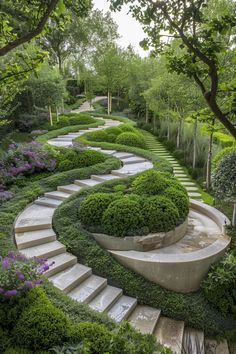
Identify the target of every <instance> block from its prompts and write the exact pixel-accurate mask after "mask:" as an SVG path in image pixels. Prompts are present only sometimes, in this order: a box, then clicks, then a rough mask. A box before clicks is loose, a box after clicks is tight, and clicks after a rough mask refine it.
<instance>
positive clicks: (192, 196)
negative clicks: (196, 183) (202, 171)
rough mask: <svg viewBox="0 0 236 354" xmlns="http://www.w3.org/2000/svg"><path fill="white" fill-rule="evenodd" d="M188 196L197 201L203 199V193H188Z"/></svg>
mask: <svg viewBox="0 0 236 354" xmlns="http://www.w3.org/2000/svg"><path fill="white" fill-rule="evenodd" d="M188 196H189V197H190V198H195V199H196V198H197V199H200V198H201V197H202V195H201V193H199V192H188Z"/></svg>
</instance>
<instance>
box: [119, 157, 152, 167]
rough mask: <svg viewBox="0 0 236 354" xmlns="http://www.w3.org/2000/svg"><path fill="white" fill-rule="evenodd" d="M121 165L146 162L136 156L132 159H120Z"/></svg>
mask: <svg viewBox="0 0 236 354" xmlns="http://www.w3.org/2000/svg"><path fill="white" fill-rule="evenodd" d="M121 161H122V163H123V165H130V164H137V163H140V162H146V161H147V160H146V159H144V158H142V157H138V156H134V157H129V158H126V159H121Z"/></svg>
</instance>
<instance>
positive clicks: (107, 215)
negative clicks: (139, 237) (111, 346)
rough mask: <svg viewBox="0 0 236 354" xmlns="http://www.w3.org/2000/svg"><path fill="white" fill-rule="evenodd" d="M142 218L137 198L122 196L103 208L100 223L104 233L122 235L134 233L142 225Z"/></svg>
mask: <svg viewBox="0 0 236 354" xmlns="http://www.w3.org/2000/svg"><path fill="white" fill-rule="evenodd" d="M143 222H144V218H143V214H142V208H141V203H140V200H139V198H130V196H125V197H122V198H120V199H118V200H115V201H114V202H112V203H111V204H110V205H109V206H108V208H107V209H106V210H105V212H104V214H103V218H102V225H103V227H104V230H105V232H106V233H108V234H109V235H112V236H117V237H123V236H128V235H135V234H136V232H137V231H138V230H139V229H140V228H141V227H142V226H143Z"/></svg>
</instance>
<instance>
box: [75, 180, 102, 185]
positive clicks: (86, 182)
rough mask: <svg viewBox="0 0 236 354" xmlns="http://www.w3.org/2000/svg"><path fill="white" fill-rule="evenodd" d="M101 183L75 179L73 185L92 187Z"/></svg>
mask: <svg viewBox="0 0 236 354" xmlns="http://www.w3.org/2000/svg"><path fill="white" fill-rule="evenodd" d="M99 183H101V182H99V181H95V180H94V179H90V178H89V179H81V180H80V179H77V180H75V184H77V185H78V186H80V187H94V186H96V185H97V184H99Z"/></svg>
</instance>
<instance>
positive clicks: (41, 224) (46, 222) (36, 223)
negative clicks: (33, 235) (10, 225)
mask: <svg viewBox="0 0 236 354" xmlns="http://www.w3.org/2000/svg"><path fill="white" fill-rule="evenodd" d="M51 227H52V219H51V218H46V219H45V218H38V219H30V218H28V219H21V220H20V221H17V223H16V224H15V232H17V233H22V232H26V231H35V230H44V229H49V228H51Z"/></svg>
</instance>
